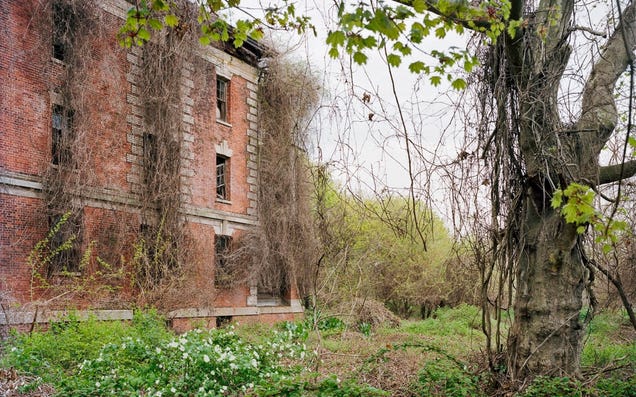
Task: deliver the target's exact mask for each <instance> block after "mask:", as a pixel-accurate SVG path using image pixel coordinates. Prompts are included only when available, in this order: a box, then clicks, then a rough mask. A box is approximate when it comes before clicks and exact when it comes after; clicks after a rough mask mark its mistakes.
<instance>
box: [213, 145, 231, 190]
mask: <svg viewBox="0 0 636 397" xmlns="http://www.w3.org/2000/svg"><path fill="white" fill-rule="evenodd" d="M228 165H229V161H228V159H227V158H226V157H223V156H216V198H217V199H221V200H229V197H230V195H229V189H228V181H229V172H228V171H229V167H228Z"/></svg>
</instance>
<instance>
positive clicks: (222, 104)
mask: <svg viewBox="0 0 636 397" xmlns="http://www.w3.org/2000/svg"><path fill="white" fill-rule="evenodd" d="M229 99H230V79H228V78H226V77H223V76H219V75H217V76H216V121H218V122H221V123H229V119H230V117H229V116H230V114H229V109H230V106H229V102H230V101H229Z"/></svg>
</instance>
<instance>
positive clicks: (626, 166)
mask: <svg viewBox="0 0 636 397" xmlns="http://www.w3.org/2000/svg"><path fill="white" fill-rule="evenodd" d="M621 167H623V175H622V179H627V178H631V177H632V176H634V175H636V160H631V161H627V162H625V163H623V164H615V165H608V166H605V167H601V168H600V170H599V173H598V184H599V185H605V184H607V183H612V182H618V181H619V180H620V179H621Z"/></svg>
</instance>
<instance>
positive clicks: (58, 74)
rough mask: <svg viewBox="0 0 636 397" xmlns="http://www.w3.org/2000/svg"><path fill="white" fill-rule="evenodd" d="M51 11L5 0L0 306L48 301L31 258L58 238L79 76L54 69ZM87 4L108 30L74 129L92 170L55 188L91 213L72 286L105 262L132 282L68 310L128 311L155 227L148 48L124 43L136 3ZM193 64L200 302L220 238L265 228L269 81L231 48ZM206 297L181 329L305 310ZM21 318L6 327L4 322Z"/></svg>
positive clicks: (186, 116) (93, 46) (188, 132)
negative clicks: (57, 154)
mask: <svg viewBox="0 0 636 397" xmlns="http://www.w3.org/2000/svg"><path fill="white" fill-rule="evenodd" d="M47 3H48V2H46V1H45V2H41V1H36V0H25V1H11V0H0V90H1V93H2V95H1V96H0V291H1V292H2V294H1V295H0V299H1V300H4V302H12V303H14V304H16V303H17V304H19V305H22V306H24V307H28V305H29V304H31V305H32V304H33V303H34V302H32V300H38V299H40V300H39V301H38V302H41V298H43V297H44V296H43V295H42V296H41V295H38V292H37V291H38V289H37V288H35V294H34V286H35V287H37V283H36V282H34V280H33V277H32V269H31V267H30V264H29V262H28V257H29V255H30V253H32V251H33V248H34V247H35V246H36V244H37V242H38V241H41V240H42V239H43V238H45V237H46V236H47V233H48V231H49V229H50V227H51V220H50V216H47V209H48V208H49V207H50V205H51V204H50V200H48V201H47V197H48V196H47V194H50V193H47V192H50V191H51V190H54V188H51V187H50V186H49V185H50V184H51V182H50V181H51V179H50V175H52V174H54V173H55V172H58V171H59V167H60V166H55V165H52V153H53V152H54V151H55V148H54V147H52V146H53V145H55V143H54V140H55V138H54V133H52V125H54V124H55V121H54V120H52V118H53V117H55V116H54V114H53V113H54V111H53V110H52V109H54V106H56V105H57V106H63V105H64V104H65V101H64V97H63V94H62V93H61V91H63V90H61V89H60V88H59V87H61V86H64V84H65V79H66V78H68V76H69V73H68V71H69V68H70V67H71V66H70V65H68V64H65V63H64V62H63V61H60V60H58V59H54V58H53V56H52V54H53V50H52V44H51V38H50V35H49V34H47V31H46V30H43V29H41V28H38V26H40V27H41V26H50V18H45V17H43V16H46V13H47V12H49V13H50V12H51V11H50V8H48V9H47V8H46V4H47ZM87 3H90V4H93V8H94V14H93V15H94V16H96V18H98V19H97V20H98V21H99V29H97V28H96V29H95V31H96V32H99V33H95V34H94V36H91V35H87V36H86V37H84V38H83V40H85V44H86V48H89V49H90V52H89V53H90V56H89V57H87V59H83V60H82V62H81V64H80V65H79V66H76V65H73V67H78V68H81V70H82V72H83V73H82V75H81V76H82V78H81V80H79V83H78V81H75V82H74V84H75V86H74V88H73V89H75V91H74V95H76V97H77V96H80V97H81V101H82V102H81V103H82V106H81V109H72V115H73V120H81V128H79V130H78V131H75V130H73V134H75V135H74V138H73V139H77V140H80V139H81V140H82V142H83V144H84V146H83V153H82V154H81V159H82V161H81V163H79V165H76V167H78V168H79V169H78V170H76V171H72V172H67V173H65V178H66V179H64V181H63V182H64V183H63V184H62V186H61V187H60V186H58V187H56V188H55V189H61V190H63V191H64V192H65V194H67V196H64V197H63V198H64V200H65V201H66V202H64V203H62V204H69V205H70V204H72V205H73V207H74V208H77V209H79V211H80V212H81V217H80V218H79V219H80V221H79V222H81V231H82V232H81V233H82V236H81V239H79V240H78V241H80V242H81V243H78V244H80V252H81V253H82V255H84V256H86V257H87V258H88V259H87V262H86V264H85V266H84V267H82V268H81V269H80V270H79V272H76V273H77V274H74V275H73V277H76V278H77V277H79V278H83V279H84V280H89V279H91V275H93V276H94V274H96V273H97V272H98V269H100V264H99V261H98V259H97V257H99V260H101V261H103V262H106V263H118V264H119V265H120V266H121V267H122V272H121V273H120V274H119V277H120V279H118V280H115V281H112V280H111V282H112V287H113V289H111V290H110V293H109V294H107V295H108V299H98V300H95V299H91V297H87V296H82V295H81V294H75V295H76V297H74V299H75V300H71V301H70V302H69V301H64V302H65V303H64V306H65V307H63V308H67V307H68V306H69V305H70V306H73V307H75V308H93V309H94V308H102V309H110V310H112V309H126V308H127V307H128V306H130V305H131V303H132V302H134V301H135V298H136V294H137V293H138V292H139V291H137V290H136V289H135V288H134V287H133V286H131V285H130V282H128V281H127V280H125V279H121V277H123V276H122V275H126V274H130V272H131V269H130V268H129V266H130V263H132V261H133V256H134V255H135V252H134V250H135V249H134V246H133V244H134V242H135V241H137V239H138V237H139V236H138V234H139V231H140V228H141V227H142V224H143V223H144V222H145V221H146V220H144V219H142V218H143V216H142V213H143V211H144V205H142V203H141V202H140V200H141V198H142V196H143V190H144V189H145V185H144V172H145V171H144V165H143V164H144V161H146V160H147V159H145V157H144V156H147V153H146V152H145V149H144V134H145V133H146V123H145V120H144V111H143V100H142V97H143V95H144V94H143V93H144V89H145V87H143V86H141V81H142V79H141V76H140V74H141V73H143V68H142V65H141V63H142V58H143V51H142V49H140V48H131V49H124V48H122V47H120V46H119V44H118V43H117V40H116V32H117V30H118V28H119V26H120V25H121V23H122V21H123V18H124V16H125V13H126V10H127V9H128V7H129V4H128V3H127V2H126V1H124V0H101V1H97V2H89V1H87ZM43 4H44V5H43ZM38 20H39V22H38ZM34 21H35V22H34ZM46 21H49V22H48V23H49V25H46V23H47V22H46ZM195 53H196V55H195V56H194V58H192V59H189V60H187V61H186V62H185V63H184V64H183V66H182V68H181V70H180V81H179V82H178V86H179V87H180V88H179V93H178V94H177V95H179V100H180V110H179V111H180V112H181V121H180V125H179V131H180V132H181V141H180V150H179V153H180V159H179V167H180V168H179V170H178V172H179V182H180V183H179V186H180V192H179V193H180V195H179V197H180V200H179V203H180V204H179V205H180V207H179V208H178V212H179V216H180V219H182V221H183V222H184V227H183V229H184V230H185V232H186V235H187V236H188V239H189V240H188V241H189V242H190V243H191V245H192V247H193V256H192V258H191V260H190V261H189V262H188V266H189V268H188V269H185V271H186V273H187V274H189V275H190V276H194V278H193V280H192V281H191V283H190V286H191V287H192V288H194V290H195V291H211V290H213V289H214V266H215V260H214V251H215V249H214V242H215V236H216V235H226V236H233V237H237V236H239V235H240V234H241V233H243V232H244V231H246V230H249V229H250V228H252V227H254V226H255V225H257V224H258V219H257V211H256V209H257V181H258V170H257V164H258V161H257V154H258V153H257V151H258V133H257V131H258V123H257V121H258V109H257V94H258V92H257V91H258V85H257V82H258V75H259V70H258V68H257V61H258V59H257V57H254V56H253V54H250V55H252V56H247V55H242V53H241V52H240V51H235V50H232V49H227V48H226V49H224V48H223V46H222V45H218V46H210V47H205V48H203V47H201V48H197V49H196V52H195ZM218 78H223V79H226V80H227V81H228V82H229V90H228V97H227V105H228V109H227V120H226V121H220V120H217V119H216V112H215V110H216V92H217V86H216V84H217V79H218ZM78 87H79V88H78ZM218 155H222V156H223V158H224V159H226V161H227V175H228V178H227V192H228V196H227V197H226V199H219V198H218V197H217V187H216V161H217V156H218ZM48 212H50V211H48ZM87 250H89V252H88V254H87V253H86V252H87ZM127 266H128V267H127ZM56 277H57V278H58V279H57V280H47V281H45V282H50V283H54V282H57V283H59V282H60V280H59V278H62V279H63V278H64V277H65V276H63V275H62V276H60V275H57V276H56ZM63 282H64V280H62V281H61V283H62V284H63ZM113 290H115V291H117V292H116V293H113ZM197 295H198V294H194V296H189V295H187V294H184V296H183V299H182V300H180V301H179V305H178V307H176V308H174V310H173V311H172V312H171V316H172V317H173V322H174V323H175V325H177V326H178V328H180V329H182V328H187V324H189V321H191V320H192V319H195V320H196V319H197V318H199V319H202V320H204V321H206V322H208V323H210V324H211V325H213V324H215V318H217V317H219V318H220V317H222V318H223V319H227V318H228V317H232V318H234V317H236V318H237V319H239V318H245V319H247V317H249V318H250V319H249V321H255V320H257V319H258V318H262V319H263V320H266V321H273V320H278V319H290V318H293V317H294V316H295V315H298V313H300V312H301V308H300V304H299V301H298V299H296V296H295V293H293V291H292V294H291V296H288V297H287V299H286V302H285V303H284V304H282V305H279V306H271V305H269V306H266V307H265V306H262V305H259V302H258V291H257V289H256V287H255V286H250V285H242V286H238V287H235V288H234V289H232V290H229V291H222V292H219V291H216V293H215V294H199V295H198V296H197ZM209 296H214V298H207V297H209ZM202 297H205V299H204V298H202ZM56 302H57V301H55V300H53V301H51V302H50V304H49V305H48V307H49V308H55V309H63V308H62V307H56V306H57V305H56ZM173 306H174V305H173ZM39 310H40V309H39ZM41 310H44V309H41ZM43 313H44V312H42V311H41V312H40V314H37V315H39V316H40V318H39V319H37V321H46V319H47V318H48V317H47V315H46V314H43ZM34 316H36V314H34ZM27 317H28V316H26V317H25V315H22V316H16V317H15V318H16V319H17V318H27ZM31 320H32V321H35V320H36V319H35V318H32V319H31ZM20 321H21V320H20ZM20 321H18V320H12V319H10V318H5V317H4V315H2V316H0V324H2V323H3V322H4V323H12V322H13V323H16V324H17V323H19V322H20Z"/></svg>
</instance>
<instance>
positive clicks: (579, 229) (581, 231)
mask: <svg viewBox="0 0 636 397" xmlns="http://www.w3.org/2000/svg"><path fill="white" fill-rule="evenodd" d="M576 232H577V233H578V234H583V233H585V226H579V227H577V228H576Z"/></svg>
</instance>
